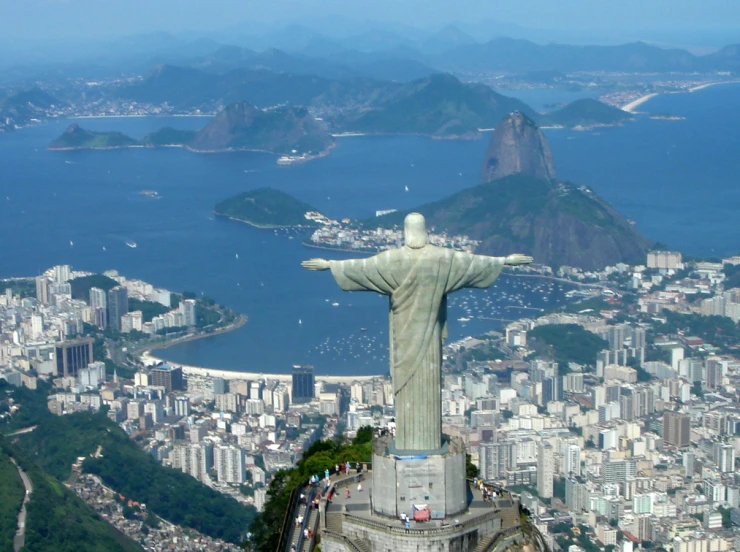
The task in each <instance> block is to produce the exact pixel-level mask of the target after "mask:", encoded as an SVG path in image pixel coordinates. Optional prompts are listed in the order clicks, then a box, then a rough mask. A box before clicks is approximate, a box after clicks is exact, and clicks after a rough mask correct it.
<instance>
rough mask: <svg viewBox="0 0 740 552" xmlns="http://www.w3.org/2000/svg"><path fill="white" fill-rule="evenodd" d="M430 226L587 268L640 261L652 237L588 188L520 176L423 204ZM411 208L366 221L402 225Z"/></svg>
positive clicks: (497, 248) (493, 251) (504, 250)
mask: <svg viewBox="0 0 740 552" xmlns="http://www.w3.org/2000/svg"><path fill="white" fill-rule="evenodd" d="M413 210H414V211H418V212H419V213H421V214H423V215H424V216H425V217H426V219H427V226H428V227H429V228H430V229H432V228H435V229H436V230H438V231H439V230H444V231H447V232H448V233H451V234H458V235H467V236H469V237H471V238H473V239H475V240H480V242H481V244H480V246H479V247H478V252H479V253H484V254H487V255H506V254H509V253H514V252H518V253H525V254H528V255H532V256H533V257H534V259H535V262H536V263H540V264H545V265H549V266H561V265H567V266H576V267H580V268H583V269H587V270H593V269H598V268H602V267H604V266H607V265H614V264H616V263H618V262H626V263H636V262H639V261H642V260H643V259H644V256H645V254H646V253H647V251H648V248H649V246H650V242H649V241H648V240H647V239H645V238H644V237H643V236H642V235H640V234H639V233H638V232H637V231H636V230H635V229H634V228H633V226H632V225H631V224H630V223H629V221H627V220H626V219H625V218H624V217H622V216H621V215H620V214H619V213H618V212H616V211H615V210H614V209H613V208H612V207H611V206H610V205H609V204H608V203H606V202H605V201H604V200H603V199H601V198H600V197H599V196H597V195H596V194H595V193H594V192H593V191H592V190H590V189H589V188H586V187H585V186H576V185H574V184H570V183H565V182H555V183H553V182H549V181H546V180H541V179H537V178H533V177H531V176H527V175H524V174H521V173H517V174H513V175H511V176H507V177H505V178H500V179H498V180H494V181H492V182H488V183H485V184H481V185H479V186H474V187H472V188H468V189H466V190H462V191H461V192H458V193H456V194H453V195H451V196H449V197H447V198H445V199H442V200H440V201H436V202H434V203H427V204H426V205H422V206H420V207H418V208H416V209H413ZM410 211H411V210H406V211H397V212H395V213H391V214H389V215H385V216H383V217H378V218H373V219H371V220H368V221H367V222H366V224H368V225H374V226H375V225H380V226H383V227H392V226H399V227H401V226H402V225H403V219H404V217H405V216H406V215H407V214H408V213H409V212H410Z"/></svg>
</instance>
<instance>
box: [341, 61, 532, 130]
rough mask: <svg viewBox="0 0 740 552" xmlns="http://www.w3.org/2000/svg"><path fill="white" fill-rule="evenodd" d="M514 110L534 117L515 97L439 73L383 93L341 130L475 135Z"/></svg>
mask: <svg viewBox="0 0 740 552" xmlns="http://www.w3.org/2000/svg"><path fill="white" fill-rule="evenodd" d="M512 111H521V112H523V113H526V114H527V115H529V116H531V117H535V116H536V113H535V112H534V111H533V110H532V109H531V108H530V107H529V106H527V105H526V104H524V103H523V102H521V101H519V100H517V99H514V98H509V97H508V96H502V95H501V94H498V93H497V92H494V91H493V90H492V89H491V88H489V87H487V86H485V85H481V84H466V83H462V82H460V81H459V80H458V79H457V78H455V77H453V76H452V75H442V74H440V75H432V76H430V77H427V78H425V79H421V80H418V81H414V82H411V83H407V84H404V85H401V86H398V87H394V88H389V89H385V90H383V91H381V93H379V95H378V96H377V97H376V98H375V99H374V101H373V103H372V105H371V106H370V108H369V109H366V110H358V111H356V112H354V113H351V112H350V114H349V115H347V116H346V118H345V119H344V120H342V121H339V122H338V126H339V127H340V128H341V130H344V131H355V132H367V133H378V134H423V135H427V136H436V137H451V136H461V135H468V134H471V135H472V134H477V132H478V129H479V128H491V127H493V126H495V125H496V124H497V123H498V122H499V120H501V119H502V118H503V117H505V116H506V115H507V114H509V113H510V112H512Z"/></svg>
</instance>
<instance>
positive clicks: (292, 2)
mask: <svg viewBox="0 0 740 552" xmlns="http://www.w3.org/2000/svg"><path fill="white" fill-rule="evenodd" d="M343 18H348V19H353V20H358V21H365V22H366V21H369V20H373V21H375V20H379V21H386V22H397V23H403V24H406V25H411V26H418V27H441V26H443V25H445V24H448V23H451V22H453V21H456V20H457V21H468V22H476V21H481V20H483V19H486V18H491V19H495V20H497V21H501V22H507V23H514V24H517V25H521V26H525V27H534V28H546V29H560V30H570V29H573V30H600V29H604V30H617V31H619V30H630V31H635V30H637V31H639V30H641V29H651V30H656V29H657V30H682V29H693V30H702V31H711V30H712V29H732V28H738V27H740V1H737V0H0V20H2V21H3V23H2V28H3V33H2V34H3V38H5V39H10V38H33V39H37V38H65V37H77V38H92V37H117V36H123V35H127V34H136V33H145V32H153V31H168V32H174V33H177V32H183V31H196V32H202V31H207V30H217V29H220V28H227V27H232V28H233V27H234V26H238V25H240V24H242V23H244V24H245V26H247V27H253V26H254V24H255V23H256V22H267V23H289V22H300V21H305V22H310V21H322V22H324V23H326V22H331V21H332V20H334V22H335V25H334V29H333V30H335V31H336V32H337V33H338V34H340V33H341V32H342V30H343V26H344V22H343V21H342V20H341V19H343ZM256 28H257V29H259V26H256ZM324 30H326V29H324Z"/></svg>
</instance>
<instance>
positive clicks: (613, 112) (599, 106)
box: [539, 98, 634, 130]
mask: <svg viewBox="0 0 740 552" xmlns="http://www.w3.org/2000/svg"><path fill="white" fill-rule="evenodd" d="M633 119H634V117H633V115H632V114H631V113H629V112H627V111H624V110H622V109H619V108H618V107H614V106H611V105H606V104H605V103H602V102H600V101H598V100H594V99H591V98H584V99H582V100H576V101H574V102H571V103H569V104H567V105H565V106H563V107H562V108H560V109H558V110H556V111H553V112H551V113H547V114H545V115H542V116H540V117H539V122H540V124H542V125H547V126H559V127H567V128H573V129H576V130H585V129H589V128H594V127H603V126H615V125H621V124H622V123H624V122H627V121H631V120H633Z"/></svg>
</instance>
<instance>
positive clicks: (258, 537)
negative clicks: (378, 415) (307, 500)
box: [251, 427, 373, 552]
mask: <svg viewBox="0 0 740 552" xmlns="http://www.w3.org/2000/svg"><path fill="white" fill-rule="evenodd" d="M372 436H373V432H372V429H371V428H369V427H364V428H360V430H358V432H357V437H355V439H353V440H352V441H351V442H346V443H345V442H339V441H316V442H315V443H313V444H312V445H311V446H310V447H309V448H308V450H307V451H306V452H305V453H303V457H302V458H301V459H300V460H299V461H298V464H297V466H296V467H295V468H293V469H290V470H281V471H279V472H277V473H276V474H275V476H274V477H273V478H272V480H271V481H270V486H269V488H268V490H267V503H266V504H265V509H264V511H263V512H262V513H261V514H259V516H258V517H257V518H256V519H255V521H254V523H253V524H252V528H251V531H252V538H253V542H254V545H255V549H256V550H257V551H258V552H273V551H274V550H277V549H278V543H279V541H280V532H281V529H282V526H283V521H284V519H285V515H286V512H287V511H288V506H289V505H290V495H291V493H292V491H293V489H295V488H296V487H298V486H299V485H302V484H305V483H306V481H307V480H308V478H309V477H310V476H312V475H315V474H323V473H324V470H327V469H328V470H330V471H332V472H333V469H334V466H336V465H337V464H341V463H343V462H369V461H370V459H371V457H372V442H371V441H372Z"/></svg>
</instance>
